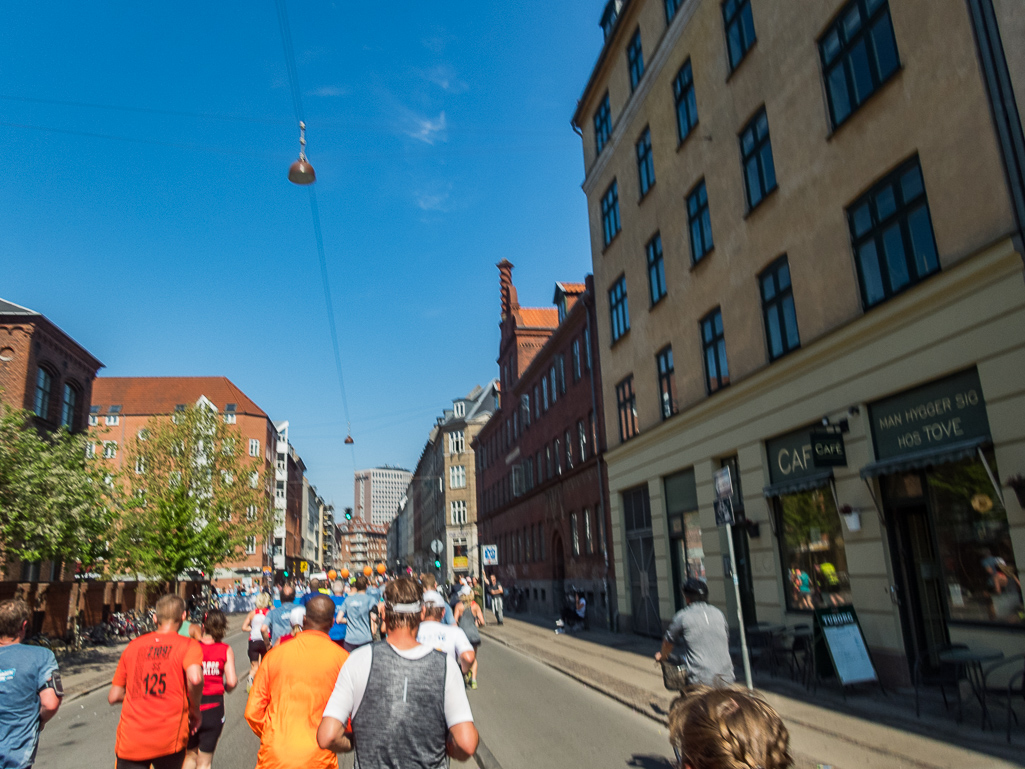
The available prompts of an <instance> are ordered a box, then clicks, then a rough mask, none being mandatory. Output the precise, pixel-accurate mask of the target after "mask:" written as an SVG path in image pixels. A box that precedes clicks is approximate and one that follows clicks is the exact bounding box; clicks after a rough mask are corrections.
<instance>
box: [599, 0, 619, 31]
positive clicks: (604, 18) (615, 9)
mask: <svg viewBox="0 0 1025 769" xmlns="http://www.w3.org/2000/svg"><path fill="white" fill-rule="evenodd" d="M622 8H623V0H609V3H608V5H606V6H605V12H604V13H603V14H602V15H601V22H600V24H601V31H602V32H604V33H605V39H606V40H608V39H609V37H611V36H612V31H613V30H614V29H615V28H616V22H617V21H619V12H620V10H622Z"/></svg>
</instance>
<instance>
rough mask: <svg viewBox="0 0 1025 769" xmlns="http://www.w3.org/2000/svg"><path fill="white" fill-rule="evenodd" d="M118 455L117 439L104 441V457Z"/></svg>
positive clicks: (108, 457) (110, 457) (111, 457)
mask: <svg viewBox="0 0 1025 769" xmlns="http://www.w3.org/2000/svg"><path fill="white" fill-rule="evenodd" d="M116 456H117V441H104V442H103V458H104V459H113V458H114V457H116Z"/></svg>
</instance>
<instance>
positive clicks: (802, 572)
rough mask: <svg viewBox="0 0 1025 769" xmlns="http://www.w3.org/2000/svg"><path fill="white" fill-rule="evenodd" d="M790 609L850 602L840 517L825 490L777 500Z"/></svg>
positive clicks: (830, 495) (797, 609) (801, 493)
mask: <svg viewBox="0 0 1025 769" xmlns="http://www.w3.org/2000/svg"><path fill="white" fill-rule="evenodd" d="M775 508H776V510H775V512H776V515H777V516H778V520H779V522H780V525H779V526H778V528H777V531H779V532H780V536H779V540H780V549H781V550H782V551H783V568H784V570H785V574H784V586H785V587H786V594H787V608H788V609H789V610H790V611H811V610H812V609H815V608H819V607H822V606H840V605H843V604H849V603H850V602H851V590H850V578H849V577H848V575H847V551H846V548H845V546H844V538H843V530H842V528H841V526H840V515H839V513H838V512H837V510H836V504H835V503H834V501H833V495H832V494H831V493H830V492H829V490H828V489H824V488H823V489H814V490H812V491H802V492H798V493H796V494H786V495H784V496H781V497H776V498H775Z"/></svg>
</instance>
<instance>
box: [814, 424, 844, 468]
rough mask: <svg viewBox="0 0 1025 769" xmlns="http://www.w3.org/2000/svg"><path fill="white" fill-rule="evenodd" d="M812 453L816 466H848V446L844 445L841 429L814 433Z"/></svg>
mask: <svg viewBox="0 0 1025 769" xmlns="http://www.w3.org/2000/svg"><path fill="white" fill-rule="evenodd" d="M811 455H812V462H813V463H814V465H815V467H847V447H846V446H844V442H843V434H842V433H840V432H839V431H837V432H833V433H825V432H823V433H812V434H811Z"/></svg>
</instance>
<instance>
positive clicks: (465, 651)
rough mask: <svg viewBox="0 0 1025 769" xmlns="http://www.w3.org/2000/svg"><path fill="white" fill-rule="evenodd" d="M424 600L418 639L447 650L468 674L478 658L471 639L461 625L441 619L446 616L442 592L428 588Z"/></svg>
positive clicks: (436, 647)
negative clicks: (450, 623)
mask: <svg viewBox="0 0 1025 769" xmlns="http://www.w3.org/2000/svg"><path fill="white" fill-rule="evenodd" d="M422 601H423V605H424V618H423V621H422V622H421V623H420V628H419V630H418V631H417V634H416V640H417V641H418V642H419V643H422V644H424V645H425V646H430V647H432V648H434V649H438V650H440V651H443V652H445V654H447V655H448V656H450V657H451V658H452V659H453V660H454V661H455V662H456V664H457V665H459V667H460V669H461V670H462V671H463V673H464V674H466V673H467V672H469V670H470V668H471V667H472V666H473V662H474V660H475V659H476V652H475V651H474V649H473V644H471V643H470V639H469V638H467V637H466V633H464V632H463V631H462V629H460V628H459V627H457V626H455V625H446V624H445V623H443V622H442V621H441V620H442V618H443V617H444V616H445V599H444V598H442V596H441V593H439V592H438V591H437V590H427V591H425V592H424V594H423V598H422Z"/></svg>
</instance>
